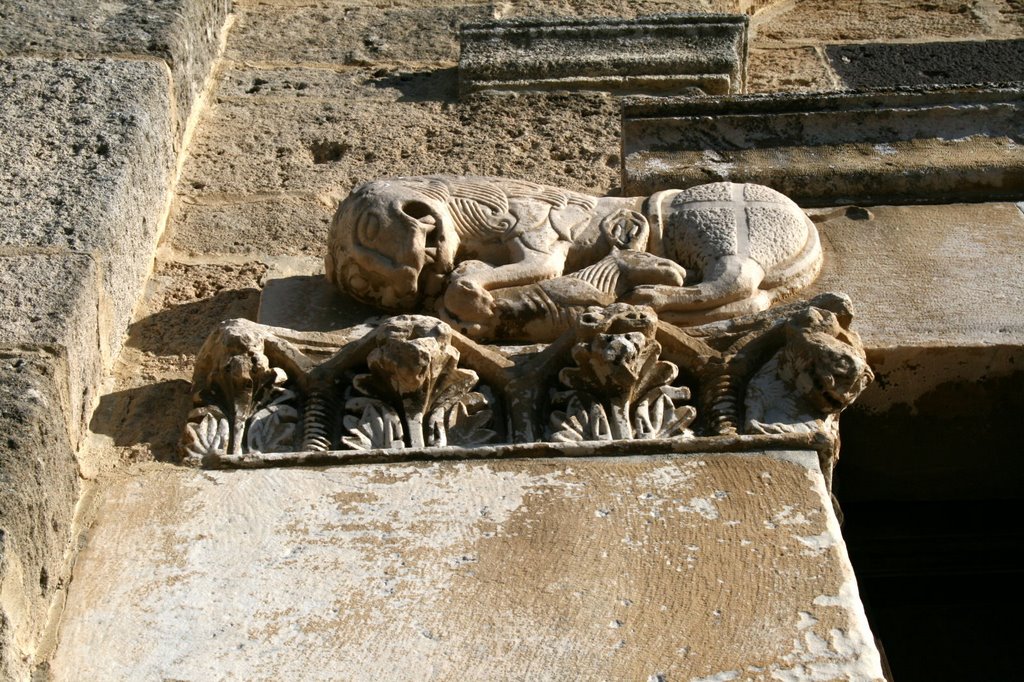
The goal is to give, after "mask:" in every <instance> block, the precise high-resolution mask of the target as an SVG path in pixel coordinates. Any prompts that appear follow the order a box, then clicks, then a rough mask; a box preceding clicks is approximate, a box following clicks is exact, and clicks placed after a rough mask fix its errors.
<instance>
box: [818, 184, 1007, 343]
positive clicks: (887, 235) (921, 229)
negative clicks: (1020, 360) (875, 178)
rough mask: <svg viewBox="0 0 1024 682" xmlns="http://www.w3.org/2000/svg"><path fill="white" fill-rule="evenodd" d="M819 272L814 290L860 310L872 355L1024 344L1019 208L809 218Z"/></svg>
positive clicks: (893, 209) (884, 209) (838, 212)
mask: <svg viewBox="0 0 1024 682" xmlns="http://www.w3.org/2000/svg"><path fill="white" fill-rule="evenodd" d="M815 218H816V220H817V224H818V230H819V232H820V234H821V241H822V247H823V248H824V250H825V265H824V266H823V268H822V273H821V276H820V277H819V278H818V280H817V281H816V282H815V283H814V285H813V286H812V287H811V289H812V290H817V291H830V290H834V289H835V288H836V287H840V288H841V289H842V290H843V291H845V292H846V293H847V294H849V295H850V297H851V298H852V299H853V300H854V301H857V311H858V314H857V323H856V324H857V328H858V329H859V330H860V333H861V336H862V337H863V340H864V345H865V346H867V347H868V348H875V349H881V348H895V347H900V346H904V347H926V346H953V347H956V346H963V347H969V346H992V345H1020V344H1022V343H1024V315H1022V313H1021V311H1022V310H1024V281H1022V280H1021V279H1020V278H1019V277H1013V276H1009V275H1008V273H1019V272H1024V253H1021V251H1020V249H1017V248H1016V245H1017V244H1018V243H1019V241H1020V237H1021V234H1024V216H1022V215H1021V213H1020V212H1019V211H1018V210H1017V208H1016V206H1014V205H1013V204H1008V203H996V204H982V205H977V204H950V205H944V206H876V207H872V208H870V209H863V208H856V207H854V208H850V209H842V208H840V209H833V210H832V211H825V210H823V211H820V212H818V215H817V216H815Z"/></svg>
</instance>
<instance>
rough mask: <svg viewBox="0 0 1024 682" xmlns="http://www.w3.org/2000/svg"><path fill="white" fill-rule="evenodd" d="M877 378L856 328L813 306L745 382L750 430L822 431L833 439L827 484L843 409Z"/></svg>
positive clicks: (826, 460) (824, 464)
mask: <svg viewBox="0 0 1024 682" xmlns="http://www.w3.org/2000/svg"><path fill="white" fill-rule="evenodd" d="M874 378H875V375H874V372H872V371H871V368H870V367H869V366H868V363H867V359H866V357H865V353H864V346H863V345H862V344H861V341H860V337H859V336H858V335H857V333H856V332H854V331H851V330H849V329H847V328H844V327H843V325H842V324H841V323H840V320H839V318H838V317H837V316H836V315H835V314H834V313H832V312H829V311H826V310H820V309H817V308H809V309H808V310H806V311H804V312H803V313H801V314H800V315H797V316H795V317H794V318H793V319H792V320H791V321H790V322H789V323H788V324H787V325H786V341H785V345H783V347H782V349H781V350H779V351H778V352H777V353H776V354H775V355H774V356H773V357H772V358H771V359H770V360H769V361H768V362H767V363H765V365H764V366H763V367H762V368H761V369H760V370H759V371H758V372H757V373H755V374H754V376H753V377H751V379H750V382H749V383H748V385H747V393H746V399H745V401H744V408H745V412H746V431H747V432H748V433H799V432H822V433H826V434H828V435H829V436H831V437H832V439H833V443H834V445H833V448H832V451H831V452H830V453H828V454H825V455H823V456H822V461H821V470H822V474H823V475H824V476H825V480H826V482H827V483H828V485H831V481H832V469H833V467H834V466H835V459H836V457H837V456H838V452H839V421H838V419H839V413H840V412H842V411H843V410H844V409H846V408H847V407H848V406H849V405H851V404H852V403H853V401H854V400H856V399H857V396H859V395H860V394H861V392H862V391H863V390H864V389H865V388H866V387H867V385H868V384H870V383H871V382H872V381H873V380H874Z"/></svg>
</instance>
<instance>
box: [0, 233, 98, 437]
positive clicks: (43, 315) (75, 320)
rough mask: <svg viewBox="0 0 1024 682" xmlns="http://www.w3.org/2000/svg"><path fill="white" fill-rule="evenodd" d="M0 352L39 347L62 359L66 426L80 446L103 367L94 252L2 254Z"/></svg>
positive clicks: (0, 275)
mask: <svg viewBox="0 0 1024 682" xmlns="http://www.w3.org/2000/svg"><path fill="white" fill-rule="evenodd" d="M0 291H2V292H3V296H2V297H0V353H2V352H3V350H4V349H7V348H16V349H26V348H41V349H45V351H46V352H47V353H50V354H53V355H55V356H57V357H60V358H61V359H62V364H61V372H62V373H61V375H60V377H59V379H60V382H61V385H62V386H64V387H65V389H66V391H67V393H66V395H67V402H68V405H67V408H68V409H67V410H66V411H62V412H61V413H62V414H64V415H66V416H67V418H68V424H67V429H68V433H69V434H70V437H71V442H72V443H73V444H74V445H76V446H77V445H78V442H79V438H80V437H81V435H82V434H83V433H84V432H85V426H86V422H87V419H88V416H89V415H88V412H89V410H91V409H92V403H93V398H94V392H95V390H96V388H97V387H98V386H99V382H100V379H101V375H102V371H103V367H102V362H101V353H100V340H99V334H98V333H97V329H98V326H99V321H98V316H99V297H100V287H99V281H98V275H97V272H96V264H95V262H94V261H93V259H92V257H90V256H88V255H85V254H73V253H66V252H65V253H21V254H18V255H3V256H0Z"/></svg>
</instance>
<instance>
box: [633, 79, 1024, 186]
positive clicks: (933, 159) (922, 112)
mask: <svg viewBox="0 0 1024 682" xmlns="http://www.w3.org/2000/svg"><path fill="white" fill-rule="evenodd" d="M1022 104H1024V99H1022V90H1021V89H1020V88H1010V87H1008V88H970V89H950V90H945V89H930V90H911V91H905V92H886V93H874V94H862V93H821V94H784V95H773V96H757V95H750V96H732V97H722V98H705V99H701V100H686V99H683V98H657V99H655V98H632V99H630V100H628V101H627V103H626V104H625V105H624V110H623V127H622V138H623V153H624V158H623V186H624V188H625V190H626V191H627V192H629V193H644V192H653V191H655V190H659V189H668V188H672V187H689V186H692V185H695V184H701V183H704V182H709V181H713V180H723V179H728V180H732V181H734V182H736V181H739V182H756V183H760V184H765V185H768V186H770V187H772V188H774V189H777V190H779V191H780V192H782V193H784V194H786V195H787V196H790V197H791V198H793V199H794V200H796V201H797V202H799V203H801V204H802V205H811V206H814V205H817V206H821V205H835V204H843V203H868V204H871V203H947V202H951V201H964V200H967V201H978V200H989V201H991V200H994V199H999V198H1017V197H1019V196H1021V194H1024V146H1021V144H1020V142H1021V140H1022V138H1021V130H1022V129H1024V128H1022V122H1024V106H1022ZM754 114H757V115H754Z"/></svg>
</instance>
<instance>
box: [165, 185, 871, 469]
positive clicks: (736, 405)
mask: <svg viewBox="0 0 1024 682" xmlns="http://www.w3.org/2000/svg"><path fill="white" fill-rule="evenodd" d="M821 258H822V256H821V248H820V244H819V241H818V236H817V232H816V230H815V228H814V225H813V223H811V222H810V220H808V219H807V217H806V216H805V215H804V214H803V212H802V211H800V209H799V208H798V207H796V205H795V204H793V203H792V202H791V201H789V200H788V199H786V198H785V197H783V196H782V195H780V194H778V193H777V192H774V191H773V190H770V189H768V188H766V187H760V186H757V185H735V184H730V183H715V184H712V185H703V186H699V187H694V188H691V189H689V190H685V191H670V192H660V193H658V194H655V195H653V196H651V197H638V198H596V197H589V196H586V195H581V194H577V193H574V192H569V191H565V190H560V189H557V188H551V187H544V186H541V185H534V184H531V183H526V182H519V181H512V180H493V179H486V178H449V177H425V178H404V179H397V180H387V181H378V182H373V183H368V184H366V185H363V186H361V187H359V188H357V189H356V190H355V191H354V192H353V193H352V195H351V196H350V197H349V198H348V199H346V200H345V202H343V203H342V205H341V206H340V208H339V209H338V212H337V215H336V217H335V220H334V224H333V226H332V231H331V236H330V242H329V253H328V256H327V263H326V264H327V273H328V278H329V279H330V280H331V281H332V282H333V283H335V284H336V285H337V286H338V287H339V288H340V289H341V290H342V292H344V293H346V294H348V295H351V296H353V297H355V298H357V299H359V300H361V301H364V302H371V303H373V304H375V305H377V306H379V307H381V308H384V309H386V310H392V311H410V312H412V311H415V312H418V313H420V314H407V313H405V312H399V314H395V315H393V316H391V317H387V318H384V319H383V321H380V322H379V323H378V324H376V326H375V327H374V328H372V330H371V331H369V332H367V333H365V334H363V335H362V336H359V337H358V338H351V337H350V336H349V335H348V334H346V333H343V331H339V333H338V334H336V335H331V334H313V333H302V332H295V331H291V330H285V329H279V328H273V327H267V326H263V325H259V324H256V323H253V322H248V321H244V320H233V321H229V322H226V323H224V324H223V325H222V326H221V327H220V328H219V329H218V330H217V331H215V332H214V333H213V334H212V335H211V337H210V338H209V340H208V341H207V343H206V345H205V346H204V347H203V349H202V351H201V352H200V355H199V358H198V359H197V363H196V371H195V377H194V385H193V401H194V404H195V409H194V410H193V412H192V413H191V415H190V417H189V422H188V424H187V425H186V428H185V434H184V437H183V441H182V448H183V451H184V453H185V457H186V459H187V460H188V461H190V462H192V463H195V464H202V465H208V466H261V465H269V464H274V463H281V462H286V461H287V462H293V461H298V460H302V458H298V460H297V459H296V458H294V457H293V458H288V457H283V456H281V455H280V453H323V454H320V455H319V456H318V459H317V461H327V460H330V459H331V457H335V458H337V459H339V460H340V459H343V458H344V456H343V453H345V452H358V451H363V452H377V451H393V450H403V451H406V452H408V453H410V456H413V453H428V452H429V451H432V449H436V448H447V449H448V450H446V451H451V449H452V448H458V449H460V450H459V451H460V452H462V451H467V449H474V448H475V449H477V450H475V452H476V453H477V454H478V455H479V454H480V453H481V452H482V453H484V454H486V453H487V452H491V451H493V452H497V451H498V450H497V449H500V448H503V447H505V446H509V447H512V448H513V450H512V451H510V452H520V451H522V452H525V450H524V449H523V448H526V447H527V446H529V445H530V444H542V443H552V444H562V445H561V446H559V447H563V446H569V445H571V444H585V443H598V442H602V441H604V442H607V441H613V442H620V443H629V442H637V441H658V442H659V443H662V444H663V445H662V447H663V448H668V449H669V450H671V448H673V447H682V445H680V444H683V443H691V444H693V443H700V444H701V445H700V447H705V448H707V447H713V446H714V444H715V443H716V442H724V441H725V440H727V441H728V442H729V443H737V444H739V446H742V444H743V443H745V442H750V443H757V444H759V446H764V444H765V443H766V442H767V443H769V444H770V443H771V442H774V441H773V439H775V441H778V442H779V443H780V444H782V445H785V444H786V443H791V441H792V440H793V439H794V438H801V439H802V440H800V442H801V443H812V444H813V447H815V448H816V449H818V451H819V453H820V454H821V460H822V470H823V472H824V473H825V475H826V477H827V478H829V477H830V472H831V468H832V465H833V463H834V459H835V457H836V454H837V451H838V427H837V416H838V414H839V412H841V411H842V410H843V409H844V408H845V407H847V406H848V405H849V404H850V403H851V402H853V400H854V399H855V398H856V397H857V395H858V394H859V393H860V392H861V391H862V390H863V389H864V387H865V386H866V385H867V384H868V383H869V382H870V381H871V379H872V378H873V375H872V372H871V370H870V368H869V367H868V365H867V363H866V360H865V355H864V350H863V347H862V346H861V343H860V340H859V338H858V336H857V335H856V333H855V332H853V331H851V329H850V323H851V321H852V309H851V304H850V302H849V300H848V299H847V298H846V297H845V296H843V295H841V294H823V295H820V296H817V297H815V298H814V299H811V300H809V301H806V302H794V303H789V304H785V305H781V306H776V307H774V308H773V307H772V305H773V304H775V303H776V302H778V301H779V300H781V299H784V298H787V297H790V296H791V295H792V294H793V293H794V292H795V291H797V290H798V289H800V288H802V287H803V286H805V285H806V284H808V283H809V282H810V281H812V280H813V278H814V277H815V276H816V274H817V272H818V270H819V268H820V265H821ZM314 337H315V338H314ZM498 341H500V342H503V343H506V344H509V343H513V344H514V343H516V342H518V343H531V344H533V345H530V346H515V345H513V346H509V345H505V346H499V345H495V343H496V342H498ZM716 439H717V440H716ZM723 439H724V440H723ZM765 439H767V440H765ZM787 439H789V440H787ZM673 443H675V445H672V444H673ZM480 448H484V450H480ZM487 448H490V450H487ZM515 448H519V450H515ZM506 449H507V448H506ZM502 452H505V451H504V450H503V451H502ZM326 453H342V454H338V455H329V454H326ZM307 459H309V458H307Z"/></svg>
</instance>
